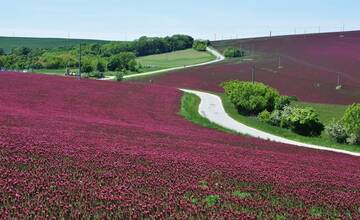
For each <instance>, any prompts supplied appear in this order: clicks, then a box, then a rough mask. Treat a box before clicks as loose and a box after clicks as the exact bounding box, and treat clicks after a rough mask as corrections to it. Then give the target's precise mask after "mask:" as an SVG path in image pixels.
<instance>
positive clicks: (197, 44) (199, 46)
mask: <svg viewBox="0 0 360 220" xmlns="http://www.w3.org/2000/svg"><path fill="white" fill-rule="evenodd" d="M208 45H209V41H204V40H196V41H194V44H193V48H194V49H195V50H197V51H206V48H207V47H208Z"/></svg>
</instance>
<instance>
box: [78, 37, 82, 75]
mask: <svg viewBox="0 0 360 220" xmlns="http://www.w3.org/2000/svg"><path fill="white" fill-rule="evenodd" d="M81 55H82V54H81V43H80V47H79V73H78V75H77V78H78V79H81Z"/></svg>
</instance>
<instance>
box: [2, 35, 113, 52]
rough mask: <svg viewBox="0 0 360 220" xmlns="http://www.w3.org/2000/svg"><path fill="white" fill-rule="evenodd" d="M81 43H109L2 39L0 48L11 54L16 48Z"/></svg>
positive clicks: (18, 38) (64, 39) (74, 40)
mask: <svg viewBox="0 0 360 220" xmlns="http://www.w3.org/2000/svg"><path fill="white" fill-rule="evenodd" d="M80 42H82V43H100V44H105V43H108V42H109V41H103V40H86V39H66V38H31V37H0V48H3V49H4V50H5V51H6V52H9V51H11V49H12V48H14V47H29V48H54V47H64V46H74V45H78V44H79V43H80Z"/></svg>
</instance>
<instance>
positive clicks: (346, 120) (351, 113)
mask: <svg viewBox="0 0 360 220" xmlns="http://www.w3.org/2000/svg"><path fill="white" fill-rule="evenodd" d="M342 123H343V125H344V128H345V130H346V133H347V134H348V135H349V136H350V137H351V139H352V141H351V142H352V143H357V144H359V143H360V104H359V103H358V104H353V105H351V106H350V107H348V108H347V109H346V111H345V114H344V116H343V117H342Z"/></svg>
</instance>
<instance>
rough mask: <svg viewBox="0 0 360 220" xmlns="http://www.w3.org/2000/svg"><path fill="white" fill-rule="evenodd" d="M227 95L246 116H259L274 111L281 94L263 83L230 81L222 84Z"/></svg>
mask: <svg viewBox="0 0 360 220" xmlns="http://www.w3.org/2000/svg"><path fill="white" fill-rule="evenodd" d="M221 86H222V87H223V88H224V90H225V94H226V96H227V97H229V99H230V101H231V102H232V103H233V104H234V105H235V107H236V108H237V109H238V111H239V112H240V113H242V114H246V115H257V114H259V113H260V112H262V111H264V110H268V111H269V112H271V111H273V110H274V105H275V99H276V98H278V97H279V96H280V95H279V92H278V91H277V90H275V89H273V88H271V87H269V86H266V85H264V84H262V83H251V82H241V81H238V80H234V81H228V82H224V83H222V84H221Z"/></svg>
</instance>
